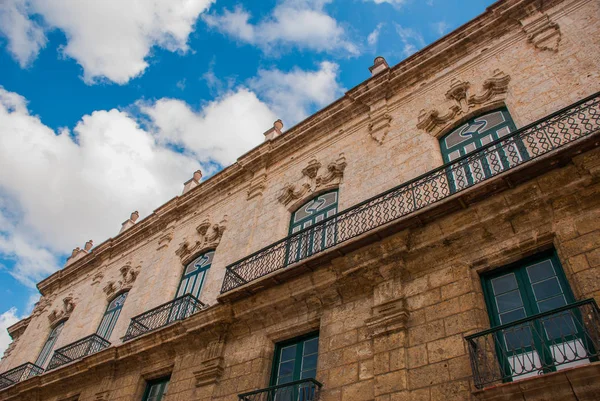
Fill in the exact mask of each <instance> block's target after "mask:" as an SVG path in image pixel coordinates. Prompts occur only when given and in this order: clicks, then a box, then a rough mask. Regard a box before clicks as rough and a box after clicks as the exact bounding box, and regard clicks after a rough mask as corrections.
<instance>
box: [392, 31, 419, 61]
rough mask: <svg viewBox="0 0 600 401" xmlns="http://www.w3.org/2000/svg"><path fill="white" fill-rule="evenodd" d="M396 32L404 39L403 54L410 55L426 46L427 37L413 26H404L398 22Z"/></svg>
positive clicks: (401, 39)
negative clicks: (424, 37)
mask: <svg viewBox="0 0 600 401" xmlns="http://www.w3.org/2000/svg"><path fill="white" fill-rule="evenodd" d="M396 32H397V33H398V36H400V41H402V45H403V48H402V55H403V56H404V57H408V56H410V55H412V54H414V53H416V52H417V51H418V50H420V49H421V48H423V47H424V46H425V39H423V35H421V33H419V32H418V31H415V30H414V29H412V28H404V27H403V26H401V25H398V24H396Z"/></svg>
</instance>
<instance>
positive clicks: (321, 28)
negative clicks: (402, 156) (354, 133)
mask: <svg viewBox="0 0 600 401" xmlns="http://www.w3.org/2000/svg"><path fill="white" fill-rule="evenodd" d="M490 4H492V1H490V0H424V1H419V0H387V1H386V0H354V1H353V0H279V1H252V2H250V1H241V0H237V1H234V0H216V1H210V0H190V1H187V2H186V1H184V0H168V1H167V0H165V1H162V0H155V1H146V2H136V1H135V0H119V1H117V0H114V1H113V0H107V1H103V2H97V1H94V0H85V1H84V0H62V1H58V0H57V1H51V2H48V1H44V0H5V1H3V2H2V3H1V4H0V329H1V330H2V333H1V334H0V336H3V337H0V351H1V350H2V349H3V348H4V346H5V345H6V344H5V343H6V342H7V341H8V339H7V338H6V336H5V334H4V330H3V328H4V327H6V326H7V325H9V324H11V323H12V322H14V321H16V319H18V318H19V317H22V316H24V315H26V314H27V313H29V312H30V310H31V307H32V305H33V303H34V302H35V300H37V297H38V295H37V291H36V290H35V287H34V284H35V282H37V281H39V280H40V279H42V278H44V277H47V276H48V275H49V274H51V273H52V272H54V271H56V270H57V269H59V268H60V267H62V265H64V261H65V259H66V257H67V255H68V254H70V250H71V249H73V248H74V247H76V246H79V247H83V244H84V243H85V241H87V240H88V239H90V238H92V239H94V241H95V243H96V244H98V243H101V242H103V241H104V240H106V239H107V238H109V237H110V236H115V235H116V234H117V232H118V230H119V227H120V223H121V222H122V221H123V220H125V219H126V218H127V217H128V215H129V213H130V212H131V211H133V210H139V211H140V214H141V216H142V217H144V216H146V215H148V214H149V213H151V211H152V210H153V209H155V208H156V207H157V206H159V205H160V204H162V203H164V202H165V201H167V200H168V199H170V198H172V197H173V196H175V195H178V194H179V193H180V191H181V189H182V183H183V182H184V181H186V180H187V179H188V178H189V177H191V175H192V172H193V171H194V170H195V169H197V168H201V169H202V170H203V172H204V173H205V177H208V176H210V175H212V174H214V173H215V172H216V171H218V170H219V169H221V168H222V167H224V166H226V165H228V164H231V163H232V162H234V161H235V158H236V157H237V156H239V155H241V154H242V153H244V152H245V151H247V150H249V149H251V148H252V147H254V146H256V145H258V144H259V143H261V142H262V132H264V131H265V130H266V129H268V128H269V127H270V126H271V124H272V122H273V121H274V120H275V119H276V118H282V119H283V121H284V123H285V126H286V127H290V126H292V125H293V124H295V123H297V122H299V121H300V120H302V119H303V118H305V117H306V116H308V115H310V114H311V113H313V112H315V111H317V110H319V109H321V108H322V107H324V106H326V105H327V104H329V103H331V102H332V101H334V100H335V99H337V98H339V97H340V96H342V95H343V93H344V91H345V90H347V89H349V88H352V87H354V86H356V85H358V84H359V83H361V82H362V81H364V80H365V79H367V78H368V77H369V71H368V67H369V66H370V65H371V64H372V62H373V58H374V57H375V56H377V55H381V56H384V57H385V58H386V59H387V61H388V63H389V64H390V65H394V64H396V63H398V62H400V61H401V60H403V59H404V58H406V57H408V56H410V54H412V53H414V52H416V51H418V50H419V49H421V48H423V47H424V46H426V45H427V44H429V43H431V42H433V41H435V40H437V39H438V38H440V37H441V36H443V35H444V34H446V33H448V32H450V31H451V30H453V29H455V28H457V27H458V26H460V25H462V24H464V23H466V22H467V21H469V20H471V19H472V18H474V17H475V16H477V15H479V14H481V13H482V12H483V11H484V10H485V8H486V7H487V6H489V5H490Z"/></svg>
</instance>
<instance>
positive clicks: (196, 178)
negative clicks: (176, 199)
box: [182, 170, 202, 195]
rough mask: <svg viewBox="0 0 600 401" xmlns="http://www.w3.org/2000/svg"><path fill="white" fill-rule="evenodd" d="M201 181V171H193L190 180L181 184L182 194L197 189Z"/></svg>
mask: <svg viewBox="0 0 600 401" xmlns="http://www.w3.org/2000/svg"><path fill="white" fill-rule="evenodd" d="M201 179H202V171H200V170H196V171H194V175H193V176H192V178H191V179H189V180H188V181H186V182H184V183H183V193H184V194H185V193H186V192H188V191H189V190H191V189H192V188H195V187H197V186H198V185H199V184H200V180H201ZM182 195H183V194H182Z"/></svg>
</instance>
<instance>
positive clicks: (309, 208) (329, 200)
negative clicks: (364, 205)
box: [286, 190, 338, 264]
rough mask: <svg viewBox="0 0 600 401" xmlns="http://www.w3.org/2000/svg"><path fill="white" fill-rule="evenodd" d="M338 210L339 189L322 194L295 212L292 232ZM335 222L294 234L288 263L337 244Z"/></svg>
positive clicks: (290, 243) (289, 245) (291, 224)
mask: <svg viewBox="0 0 600 401" xmlns="http://www.w3.org/2000/svg"><path fill="white" fill-rule="evenodd" d="M337 210H338V191H337V190H335V191H331V192H327V193H324V194H321V195H319V196H317V197H315V198H313V199H311V200H310V201H308V202H306V203H305V204H304V205H302V206H300V207H299V208H298V209H297V210H296V211H295V212H294V213H293V214H292V218H291V221H290V231H289V232H290V234H295V233H297V232H299V231H301V230H303V229H305V228H309V227H312V226H314V225H315V224H317V223H319V222H321V221H323V220H325V219H326V218H328V217H331V216H333V215H334V214H336V213H337ZM335 241H336V226H335V222H334V221H332V222H331V223H328V224H326V226H323V225H319V226H316V227H314V228H313V229H312V230H308V231H307V232H304V233H303V234H300V235H298V236H293V237H291V239H290V242H289V244H288V252H287V260H286V264H291V263H294V262H297V261H299V260H301V259H304V258H307V257H309V256H310V255H312V254H314V253H317V252H320V251H321V250H323V249H325V248H328V247H330V246H333V245H335Z"/></svg>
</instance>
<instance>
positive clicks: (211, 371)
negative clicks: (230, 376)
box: [193, 336, 225, 387]
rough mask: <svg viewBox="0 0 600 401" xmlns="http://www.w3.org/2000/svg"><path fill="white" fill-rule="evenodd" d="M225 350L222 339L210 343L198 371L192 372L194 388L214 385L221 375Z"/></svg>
mask: <svg viewBox="0 0 600 401" xmlns="http://www.w3.org/2000/svg"><path fill="white" fill-rule="evenodd" d="M224 348H225V340H224V337H223V336H221V337H219V339H217V340H214V341H211V342H210V343H209V344H208V346H207V347H206V350H205V352H204V357H203V359H202V361H201V362H200V369H198V370H196V371H194V372H193V373H194V378H195V380H196V387H201V386H208V385H210V384H215V383H217V382H218V381H219V379H220V378H221V375H222V374H223V350H224Z"/></svg>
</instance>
